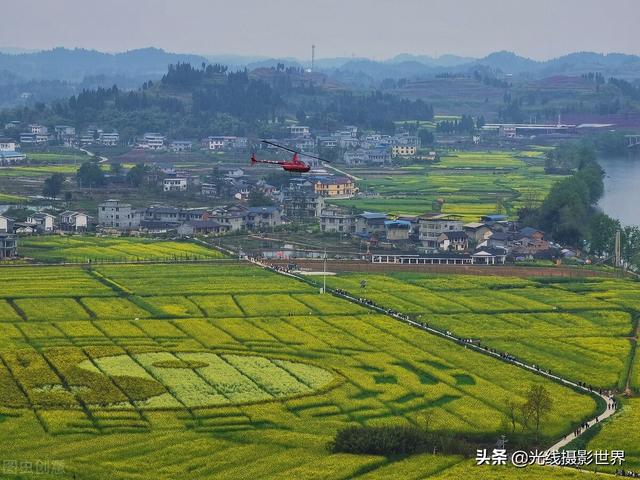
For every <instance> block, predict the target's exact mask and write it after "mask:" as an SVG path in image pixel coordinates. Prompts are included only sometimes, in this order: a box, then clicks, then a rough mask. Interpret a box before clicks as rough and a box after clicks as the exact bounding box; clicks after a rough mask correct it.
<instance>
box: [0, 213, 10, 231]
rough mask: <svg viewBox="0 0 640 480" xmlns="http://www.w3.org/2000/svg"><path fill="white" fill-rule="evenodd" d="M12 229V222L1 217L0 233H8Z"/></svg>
mask: <svg viewBox="0 0 640 480" xmlns="http://www.w3.org/2000/svg"><path fill="white" fill-rule="evenodd" d="M10 227H11V220H9V219H8V218H7V217H3V216H2V215H0V233H7V232H9V229H10Z"/></svg>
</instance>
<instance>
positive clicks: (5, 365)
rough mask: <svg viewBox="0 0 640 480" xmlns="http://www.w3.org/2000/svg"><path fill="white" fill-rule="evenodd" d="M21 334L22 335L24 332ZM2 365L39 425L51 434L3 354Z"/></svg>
mask: <svg viewBox="0 0 640 480" xmlns="http://www.w3.org/2000/svg"><path fill="white" fill-rule="evenodd" d="M20 333H22V331H21V332H20ZM0 363H1V364H2V365H3V366H4V368H6V369H7V372H9V375H10V376H11V380H13V383H15V384H16V387H17V388H18V390H20V392H21V393H22V395H24V398H25V400H26V401H27V404H28V405H29V408H30V409H31V410H32V411H33V414H34V415H35V417H36V420H38V423H39V424H40V426H41V427H42V429H43V430H44V431H45V433H49V427H48V426H47V424H46V422H45V421H44V419H43V418H42V417H41V416H40V412H39V411H38V409H37V408H36V406H35V405H34V404H33V401H32V400H31V398H30V397H29V394H28V392H27V389H26V388H25V386H24V385H22V382H20V381H19V380H18V377H17V376H16V375H15V373H14V372H13V370H12V369H11V367H10V366H9V363H8V362H7V361H6V360H5V359H4V357H3V356H2V354H0Z"/></svg>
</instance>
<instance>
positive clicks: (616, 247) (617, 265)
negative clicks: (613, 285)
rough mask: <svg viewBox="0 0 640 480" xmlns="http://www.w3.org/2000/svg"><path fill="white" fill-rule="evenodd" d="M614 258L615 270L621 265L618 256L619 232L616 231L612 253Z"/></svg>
mask: <svg viewBox="0 0 640 480" xmlns="http://www.w3.org/2000/svg"><path fill="white" fill-rule="evenodd" d="M614 257H615V267H616V268H620V265H621V263H622V262H621V258H620V257H621V255H620V230H617V231H616V243H615V252H614Z"/></svg>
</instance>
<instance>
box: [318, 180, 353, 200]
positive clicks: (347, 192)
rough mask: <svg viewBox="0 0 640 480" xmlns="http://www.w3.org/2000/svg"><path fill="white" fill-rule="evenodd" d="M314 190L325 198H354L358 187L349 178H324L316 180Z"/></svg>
mask: <svg viewBox="0 0 640 480" xmlns="http://www.w3.org/2000/svg"><path fill="white" fill-rule="evenodd" d="M314 190H315V192H316V193H317V194H318V195H321V196H323V197H340V198H348V197H352V196H354V195H355V193H356V186H355V184H354V183H353V180H351V179H350V178H349V177H322V178H318V179H316V182H315V184H314Z"/></svg>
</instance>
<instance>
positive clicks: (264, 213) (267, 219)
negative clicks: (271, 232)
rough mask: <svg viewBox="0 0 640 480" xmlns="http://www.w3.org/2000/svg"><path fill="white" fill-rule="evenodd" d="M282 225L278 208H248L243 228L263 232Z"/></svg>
mask: <svg viewBox="0 0 640 480" xmlns="http://www.w3.org/2000/svg"><path fill="white" fill-rule="evenodd" d="M282 223H283V221H282V213H281V211H280V208H279V207H249V209H248V211H247V216H246V221H245V227H246V228H247V230H265V229H272V228H274V227H277V226H278V225H282Z"/></svg>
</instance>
